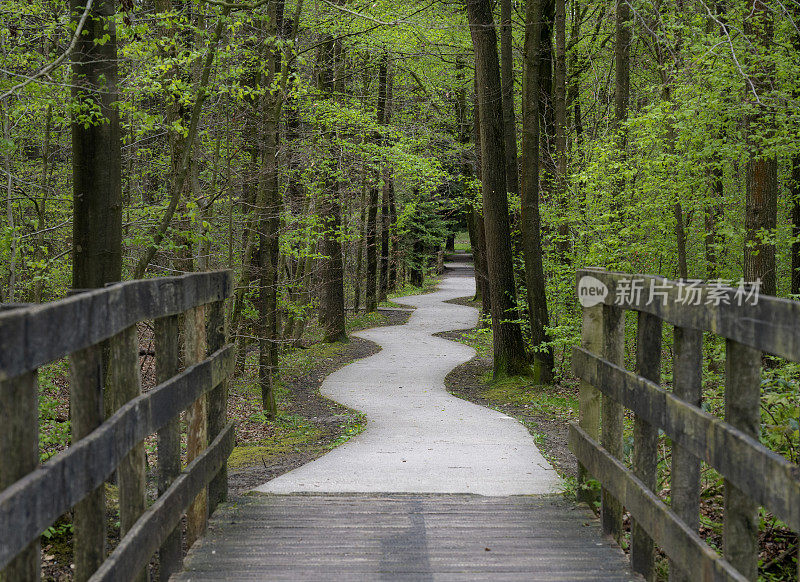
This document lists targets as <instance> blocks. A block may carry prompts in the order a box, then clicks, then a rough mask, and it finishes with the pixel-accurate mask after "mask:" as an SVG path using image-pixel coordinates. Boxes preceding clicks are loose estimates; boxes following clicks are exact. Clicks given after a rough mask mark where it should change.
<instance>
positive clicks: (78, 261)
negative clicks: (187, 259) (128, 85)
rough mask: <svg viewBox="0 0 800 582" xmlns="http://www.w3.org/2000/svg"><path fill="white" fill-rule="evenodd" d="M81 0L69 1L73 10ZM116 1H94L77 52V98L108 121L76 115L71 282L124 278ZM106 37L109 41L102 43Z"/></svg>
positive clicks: (81, 285) (87, 284) (86, 285)
mask: <svg viewBox="0 0 800 582" xmlns="http://www.w3.org/2000/svg"><path fill="white" fill-rule="evenodd" d="M83 5H84V3H83V2H82V1H81V0H70V9H71V10H72V13H73V14H81V13H82V12H83ZM114 11H115V3H114V0H101V1H99V2H96V3H95V4H94V5H93V6H92V10H91V16H90V18H89V19H88V20H87V21H86V25H85V27H84V31H83V34H82V35H81V36H80V38H79V39H78V44H77V46H76V49H75V54H74V64H73V67H72V70H73V88H72V97H73V99H74V100H75V101H77V102H83V103H86V104H87V106H88V107H89V109H90V110H91V108H92V107H97V108H98V109H99V111H100V113H101V115H102V116H103V117H104V118H105V119H106V120H107V121H106V122H103V123H89V124H88V125H85V124H84V123H83V122H82V120H81V119H80V118H79V116H78V117H74V118H73V120H72V175H73V186H72V188H73V200H74V202H73V204H74V206H73V216H74V219H73V231H72V232H73V235H72V252H73V262H72V287H73V288H74V289H90V288H96V287H102V286H104V285H105V284H106V283H109V282H112V281H119V280H120V278H121V277H122V186H121V177H120V174H121V142H120V132H119V111H118V109H117V106H116V105H115V103H116V102H117V101H118V99H119V97H118V94H117V33H116V25H115V19H114V18H115V17H114ZM101 39H106V40H105V42H102V43H101V42H99V41H100V40H101Z"/></svg>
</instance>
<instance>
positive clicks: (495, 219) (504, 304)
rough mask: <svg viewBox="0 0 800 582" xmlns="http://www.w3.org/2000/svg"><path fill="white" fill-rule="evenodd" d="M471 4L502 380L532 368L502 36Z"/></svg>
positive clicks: (484, 4)
mask: <svg viewBox="0 0 800 582" xmlns="http://www.w3.org/2000/svg"><path fill="white" fill-rule="evenodd" d="M466 4H467V15H468V18H469V24H470V32H471V34H472V44H473V46H474V48H475V69H476V75H477V81H478V99H479V104H480V107H479V115H480V120H481V124H480V125H481V153H482V174H483V176H482V178H483V179H482V182H483V215H484V224H485V228H486V255H487V256H486V259H487V264H488V271H489V292H490V294H491V297H492V328H493V332H494V334H493V336H494V342H493V344H494V376H495V378H500V377H503V376H506V375H514V374H527V373H529V367H528V362H527V358H526V355H525V345H524V343H523V341H522V331H521V330H520V325H519V323H518V317H519V315H518V312H517V301H516V290H515V287H514V271H513V265H512V257H511V239H510V233H509V220H508V194H507V188H506V173H505V161H506V159H505V142H504V139H505V138H504V132H503V110H502V109H503V108H502V88H501V83H500V67H499V65H500V63H499V62H498V58H497V34H496V32H495V26H494V20H493V17H492V10H491V3H490V2H489V0H467V3H466Z"/></svg>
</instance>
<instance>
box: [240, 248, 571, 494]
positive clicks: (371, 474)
mask: <svg viewBox="0 0 800 582" xmlns="http://www.w3.org/2000/svg"><path fill="white" fill-rule="evenodd" d="M448 266H449V268H450V270H451V271H452V272H454V273H453V274H452V275H451V276H447V277H445V278H443V280H442V283H441V284H440V286H439V290H438V291H436V292H434V293H429V294H426V295H415V296H410V297H401V298H397V299H394V302H396V303H399V304H402V305H410V306H413V307H415V308H416V309H415V311H414V312H413V314H412V315H411V317H410V319H409V321H408V323H406V324H405V325H402V326H394V327H383V328H374V329H369V330H365V331H360V332H357V333H355V334H354V335H356V336H358V337H361V338H364V339H367V340H371V341H373V342H375V343H377V344H378V345H380V346H381V347H382V348H383V349H382V350H381V351H380V352H379V353H377V354H375V355H374V356H371V357H369V358H365V359H363V360H359V361H357V362H355V363H353V364H350V365H348V366H346V367H344V368H342V369H340V370H338V371H337V372H334V373H333V374H331V375H330V376H328V377H327V378H326V379H325V381H324V382H323V384H322V386H321V388H320V392H321V393H322V395H323V396H326V397H328V398H330V399H332V400H335V401H336V402H339V403H341V404H344V405H345V406H348V407H350V408H354V409H356V410H359V411H361V412H363V413H365V414H366V417H367V428H366V430H365V431H364V432H363V433H361V434H360V435H358V436H357V437H355V438H353V439H351V440H350V441H348V442H347V443H345V444H344V445H342V446H340V447H338V448H337V449H335V450H333V451H331V452H329V453H328V454H326V455H325V456H323V457H321V458H319V459H317V460H315V461H312V462H311V463H308V464H306V465H303V466H302V467H299V468H297V469H295V470H293V471H290V472H288V473H285V474H283V475H281V476H280V477H277V478H275V479H273V480H271V481H269V482H267V483H265V484H264V485H261V486H260V487H256V488H255V491H257V492H261V493H299V492H314V493H475V494H479V495H487V496H498V495H499V496H502V495H525V494H548V493H557V492H558V491H559V490H560V488H561V480H560V478H559V477H558V475H557V473H556V472H555V470H554V469H553V467H552V466H551V465H550V463H549V462H548V461H547V460H546V459H545V458H544V457H543V456H542V455H541V453H540V452H539V449H538V448H537V447H536V444H535V443H534V440H533V437H532V436H531V435H530V433H529V432H528V430H527V429H526V428H525V427H524V426H523V425H522V424H520V423H518V422H517V421H516V420H514V419H513V418H511V417H510V416H507V415H505V414H502V413H500V412H496V411H494V410H490V409H488V408H484V407H482V406H477V405H475V404H472V403H470V402H467V401H465V400H462V399H460V398H456V397H454V396H452V395H450V394H449V393H448V392H447V391H446V390H445V386H444V378H445V376H446V375H447V374H448V373H449V372H450V371H451V370H452V369H453V368H455V367H456V366H458V365H460V364H462V363H464V362H466V361H468V360H470V359H471V358H472V357H473V356H474V355H475V353H474V351H473V350H472V348H469V347H467V346H465V345H462V344H458V343H455V342H452V341H449V340H445V339H442V338H438V337H433V334H435V333H438V332H443V331H453V330H458V329H466V328H472V327H475V325H477V322H478V311H477V310H476V309H474V308H472V307H467V306H463V305H454V304H451V303H445V301H448V300H450V299H455V298H458V297H466V296H469V295H474V293H475V281H474V279H473V278H472V277H466V276H459V274H458V271H459V270H462V269H464V270H466V269H468V266H467V265H465V264H463V263H451V264H449V265H448Z"/></svg>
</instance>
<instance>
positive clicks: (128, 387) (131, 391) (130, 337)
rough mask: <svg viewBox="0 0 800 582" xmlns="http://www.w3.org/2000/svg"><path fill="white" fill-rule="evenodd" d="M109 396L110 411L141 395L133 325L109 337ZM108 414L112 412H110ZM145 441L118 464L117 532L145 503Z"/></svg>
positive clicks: (142, 579)
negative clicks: (118, 525)
mask: <svg viewBox="0 0 800 582" xmlns="http://www.w3.org/2000/svg"><path fill="white" fill-rule="evenodd" d="M109 344H110V350H109V352H110V353H109V358H108V360H109V382H108V384H109V385H108V389H107V394H108V399H109V401H110V402H109V404H110V407H109V409H110V411H111V412H112V414H113V412H116V411H117V410H119V409H120V408H122V407H123V406H125V404H126V403H128V402H130V401H131V400H134V399H135V398H136V397H138V396H140V395H141V392H142V382H141V377H140V374H139V337H138V334H137V331H136V326H135V325H132V326H131V327H129V328H127V329H125V330H123V331H122V332H121V333H119V334H117V335H116V336H114V337H113V338H111V339H110V340H109ZM109 416H111V415H109ZM145 463H146V460H145V454H144V442H141V441H140V442H139V443H137V444H135V445H133V447H132V448H131V450H130V451H129V452H128V454H127V455H125V457H123V459H122V461H120V463H119V466H118V467H117V485H118V486H119V520H120V535H121V536H125V535H126V534H127V533H128V531H130V529H131V527H133V524H134V523H136V520H137V519H139V516H140V515H141V514H142V513H144V510H145V507H146V506H147V499H146V491H145V488H146V480H147V473H146V467H145ZM132 580H136V582H146V576H145V572H144V571H141V572H139V573H138V574H136V576H135V577H133V578H132Z"/></svg>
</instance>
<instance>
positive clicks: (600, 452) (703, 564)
mask: <svg viewBox="0 0 800 582" xmlns="http://www.w3.org/2000/svg"><path fill="white" fill-rule="evenodd" d="M569 444H570V449H571V450H572V452H573V453H574V454H575V456H576V457H577V458H578V459H580V461H581V462H582V463H583V464H584V465H586V467H587V469H589V471H591V472H592V474H593V475H596V476H597V478H598V479H600V480H601V481H602V482H603V483H605V484H606V486H607V487H608V488H609V490H610V491H611V492H612V494H614V495H615V496H616V497H617V498H618V499H620V501H621V502H622V503H623V504H624V505H625V507H627V508H628V510H629V511H630V512H631V515H633V516H635V517H636V519H637V521H638V523H639V524H640V525H641V526H642V527H643V528H644V529H645V530H646V531H647V532H648V533H649V534H650V536H651V537H652V538H653V539H654V540H655V542H656V543H657V544H658V545H659V547H661V549H662V550H664V552H665V553H666V554H667V555H668V556H669V557H670V558H671V559H672V560H673V561H674V562H676V563H677V564H678V565H679V566H680V567H681V568H682V569H684V570H686V571H690V572H692V574H693V578H692V579H693V580H696V581H702V582H712V581H722V580H736V581H738V582H745V581H746V580H747V578H745V577H744V576H742V575H741V574H740V573H739V572H737V571H736V569H735V568H734V567H733V566H731V564H729V563H728V562H727V561H726V560H724V559H723V558H722V557H720V556H719V555H718V554H717V553H716V552H715V551H714V550H713V549H711V548H710V547H708V546H707V545H706V543H705V542H704V541H703V540H702V538H701V537H700V536H699V535H698V534H697V532H695V531H693V530H692V529H690V528H689V527H688V526H687V525H686V524H684V523H683V522H682V521H681V520H680V518H679V517H678V516H677V515H675V513H674V512H673V511H672V510H671V509H670V508H669V507H667V506H666V505H665V504H664V503H663V502H662V501H661V500H660V499H659V498H658V496H657V495H656V494H655V493H653V492H652V491H650V490H649V489H648V487H647V486H646V485H645V484H644V483H642V482H641V481H640V480H639V479H638V478H637V477H636V475H634V474H633V472H632V471H630V470H629V469H628V468H627V467H626V466H625V465H624V464H623V463H622V462H621V461H620V460H618V459H616V458H614V456H613V455H611V454H610V453H609V452H608V451H606V450H605V449H604V448H603V447H602V446H601V445H600V444H599V443H598V442H597V441H595V440H594V439H592V438H591V437H590V436H589V435H588V434H586V433H585V432H584V431H583V430H582V429H581V428H580V427H579V426H577V425H576V424H575V423H574V422H573V423H570V433H569Z"/></svg>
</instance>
